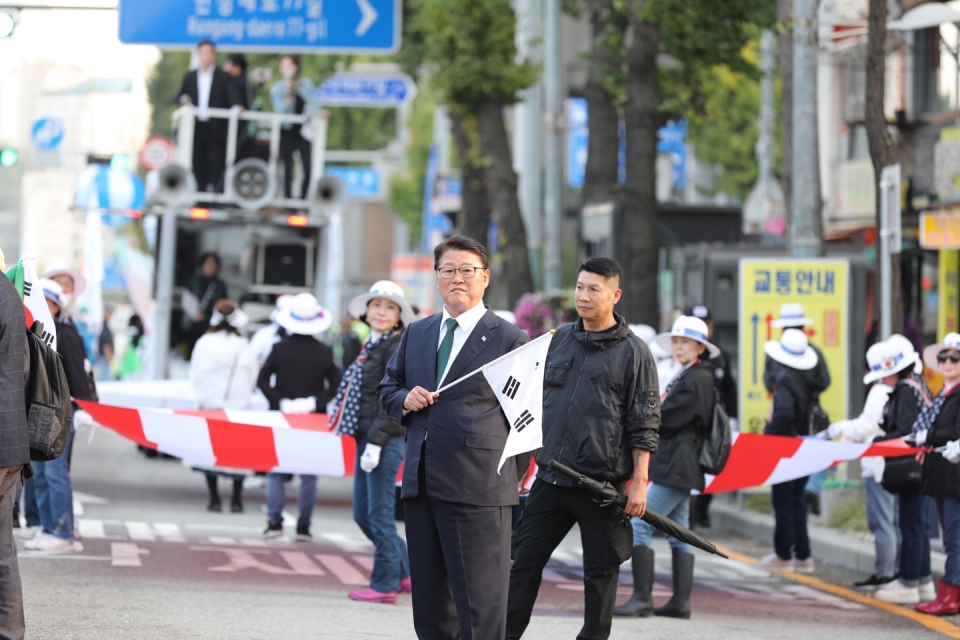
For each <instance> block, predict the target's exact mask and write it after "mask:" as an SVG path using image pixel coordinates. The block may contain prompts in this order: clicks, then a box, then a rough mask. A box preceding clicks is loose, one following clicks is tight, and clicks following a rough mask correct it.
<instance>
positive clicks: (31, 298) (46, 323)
mask: <svg viewBox="0 0 960 640" xmlns="http://www.w3.org/2000/svg"><path fill="white" fill-rule="evenodd" d="M7 278H9V279H10V282H12V283H13V285H14V286H15V287H16V288H17V293H19V294H20V299H21V300H23V310H24V315H26V320H27V328H28V329H29V328H30V327H32V326H33V322H34V320H39V321H40V322H42V323H43V341H44V342H46V343H47V344H48V345H50V348H51V349H53V350H54V351H56V350H57V328H56V327H55V326H54V325H53V316H52V315H50V308H49V307H48V306H47V299H46V297H44V295H43V291H42V290H41V289H40V278H38V277H37V270H36V268H35V267H34V266H33V261H32V260H21V261H20V263H19V264H17V266H15V267H12V268H11V269H10V270H9V271H7Z"/></svg>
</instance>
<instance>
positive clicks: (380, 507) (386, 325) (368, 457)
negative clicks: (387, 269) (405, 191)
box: [330, 280, 416, 604]
mask: <svg viewBox="0 0 960 640" xmlns="http://www.w3.org/2000/svg"><path fill="white" fill-rule="evenodd" d="M347 311H348V312H349V313H350V315H351V316H352V317H354V318H357V319H358V320H360V321H362V322H365V323H366V324H367V325H368V326H369V327H370V337H369V338H368V339H367V341H366V342H365V343H364V345H363V349H362V350H361V351H360V355H359V356H358V357H357V359H356V360H355V361H354V362H353V364H351V365H350V366H349V367H348V368H347V371H346V373H345V375H344V377H343V381H342V382H341V383H340V388H339V389H338V390H337V397H336V398H335V399H334V406H335V407H336V409H335V410H334V414H333V416H332V417H331V420H330V424H331V426H332V427H333V428H334V429H335V430H336V432H338V433H341V434H343V435H348V436H353V437H354V438H356V440H357V451H358V452H362V455H360V456H358V457H357V467H356V470H355V472H354V482H353V519H354V520H355V521H356V523H357V525H359V526H360V529H361V530H362V531H363V533H364V535H366V536H367V538H369V539H370V542H372V543H373V544H374V553H373V572H372V573H371V575H370V586H369V587H367V588H366V589H356V590H353V591H350V592H349V594H348V595H349V597H350V598H351V599H353V600H359V601H361V602H382V603H387V604H393V603H395V602H396V601H397V595H398V594H399V593H400V592H401V591H403V592H409V591H410V560H409V557H408V555H407V545H406V543H405V542H404V541H403V538H401V537H400V536H399V535H398V534H397V526H396V523H395V521H394V514H395V513H396V500H397V496H396V490H395V485H396V480H397V472H398V471H399V470H400V463H401V462H402V461H403V436H404V429H403V426H402V425H401V424H400V423H399V422H397V421H396V420H395V419H393V418H391V417H390V416H388V415H387V414H386V412H384V410H383V407H381V406H380V399H379V397H378V396H377V385H379V384H380V381H381V380H382V379H383V376H384V374H385V373H386V370H387V363H388V362H389V361H390V358H391V357H392V356H393V354H394V353H395V352H396V350H397V349H398V348H399V347H400V338H401V334H402V333H403V329H404V327H406V326H407V325H408V324H410V323H411V322H413V321H414V320H415V319H416V315H415V314H414V313H413V309H412V308H411V307H410V303H409V302H407V301H406V300H405V299H404V297H403V289H402V288H401V287H400V285H398V284H396V283H393V282H390V281H389V280H381V281H380V282H377V283H375V284H374V285H373V286H372V287H370V291H369V292H368V293H365V294H363V295H360V296H357V297H356V298H354V299H353V300H351V301H350V304H349V305H347Z"/></svg>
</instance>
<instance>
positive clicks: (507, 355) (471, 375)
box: [434, 329, 557, 394]
mask: <svg viewBox="0 0 960 640" xmlns="http://www.w3.org/2000/svg"><path fill="white" fill-rule="evenodd" d="M556 332H557V330H556V329H550V333H545V334H543V335H542V336H540V337H539V338H537V339H536V340H531V341H530V342H528V343H527V344H525V345H523V346H522V347H518V348H516V349H514V350H513V351H511V352H509V353H505V354H503V355H502V356H500V357H499V358H497V359H496V360H492V361H490V362H488V363H487V364H485V365H483V366H482V367H480V368H479V369H475V370H474V371H471V372H470V373H468V374H467V375H465V376H462V377H460V378H457V379H456V380H454V381H453V382H451V383H450V384H447V385H444V386H442V387H440V388H439V389H437V390H436V391H434V393H435V394H438V393H442V392H444V391H446V390H447V389H449V388H450V387H452V386H454V385H458V384H460V383H461V382H463V381H464V380H466V379H467V378H472V377H473V376H475V375H477V374H478V373H480V372H481V371H484V370H486V369H489V368H490V367H492V366H493V365H495V364H497V363H498V362H500V361H501V360H503V359H504V358H507V357H511V356H515V355H517V352H518V351H522V350H523V349H526V348H527V347H529V346H530V345H532V344H536V343H537V342H539V341H540V340H543V339H544V338H546V337H547V336H550V337H553V335H554V334H555V333H556Z"/></svg>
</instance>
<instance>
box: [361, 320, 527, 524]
mask: <svg viewBox="0 0 960 640" xmlns="http://www.w3.org/2000/svg"><path fill="white" fill-rule="evenodd" d="M442 317H443V314H440V313H438V314H435V315H432V316H430V317H429V318H424V319H423V320H418V321H417V322H414V323H413V324H411V325H410V326H409V327H408V328H407V330H406V331H404V332H403V338H402V339H401V340H400V348H399V349H397V352H396V353H395V354H394V355H393V358H391V359H390V363H389V364H388V365H387V372H386V375H384V377H383V381H382V382H381V383H380V387H379V389H378V393H379V395H380V402H381V404H382V405H383V408H384V410H385V411H386V412H387V413H388V414H389V415H391V416H393V417H394V418H396V419H397V420H400V422H401V423H402V424H403V425H404V426H405V427H406V428H407V435H406V443H405V444H406V451H405V455H404V466H403V489H402V494H401V495H402V497H404V498H415V497H416V496H417V495H418V494H419V492H420V490H421V487H420V486H419V485H418V479H417V471H418V469H419V467H420V451H421V447H422V446H423V444H424V438H426V450H427V457H426V467H425V469H424V477H425V479H426V483H427V486H426V487H423V489H424V490H426V491H427V495H428V496H429V497H430V498H432V499H434V500H443V501H446V502H456V503H460V504H468V505H476V506H484V507H502V506H509V505H514V504H517V502H518V500H517V481H518V467H523V468H524V469H526V465H527V464H528V463H529V460H530V456H529V455H525V456H516V458H515V459H514V460H513V461H511V460H507V461H506V462H505V463H504V465H503V469H502V472H501V473H497V466H498V465H499V464H500V456H501V455H502V454H503V448H504V446H505V445H506V442H507V434H508V433H509V432H510V425H509V424H508V423H507V418H506V416H505V415H504V413H503V410H502V409H501V408H500V403H499V401H498V400H497V396H496V395H495V394H494V393H493V390H492V389H491V388H490V385H489V384H488V383H487V380H486V378H484V377H483V375H482V374H478V375H476V376H473V377H471V378H469V379H468V380H465V381H464V382H461V383H460V384H458V385H457V386H455V387H453V388H452V389H450V390H448V391H445V392H443V394H441V396H440V398H439V399H438V400H437V402H436V403H435V404H433V405H432V406H430V407H427V408H426V409H424V410H422V411H417V412H411V413H408V414H407V415H406V416H404V415H403V413H404V412H403V401H404V399H405V398H406V397H407V394H408V393H409V391H410V389H413V388H414V387H416V386H420V387H423V388H424V389H428V390H435V389H436V388H437V384H436V382H437V344H438V343H439V341H440V321H441V320H442ZM528 341H529V338H528V337H527V334H525V333H524V332H523V331H521V330H520V329H517V328H516V327H515V326H513V325H512V324H509V323H508V322H505V321H503V320H500V319H498V318H497V316H496V314H494V313H493V312H492V311H490V310H489V309H488V310H487V313H486V314H485V315H484V316H483V317H482V318H481V319H480V322H478V323H477V326H476V327H474V329H473V332H472V333H471V334H470V337H469V338H468V339H467V341H466V343H465V344H464V345H463V348H462V349H461V350H460V353H459V354H458V355H457V358H456V359H455V360H454V361H453V365H452V366H451V367H450V371H449V372H448V373H447V376H446V378H445V382H451V381H453V380H456V379H458V378H461V377H463V376H464V375H465V374H467V373H470V372H471V371H475V370H477V369H479V368H480V367H481V366H483V365H485V364H487V363H489V362H491V361H493V360H495V359H496V358H498V357H500V356H502V355H504V354H505V353H508V352H510V351H513V350H514V349H516V348H517V347H519V346H520V345H522V344H524V343H526V342H528ZM428 433H429V437H427V434H428Z"/></svg>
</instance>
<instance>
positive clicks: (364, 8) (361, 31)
mask: <svg viewBox="0 0 960 640" xmlns="http://www.w3.org/2000/svg"><path fill="white" fill-rule="evenodd" d="M357 6H358V7H360V13H361V14H363V17H362V18H360V24H358V25H357V31H356V35H357V37H358V38H360V37H363V36H364V35H365V34H366V33H367V31H369V30H370V27H372V26H373V23H374V22H376V21H377V18H379V17H380V14H378V13H377V10H376V9H374V8H373V7H372V6H370V0H357Z"/></svg>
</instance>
